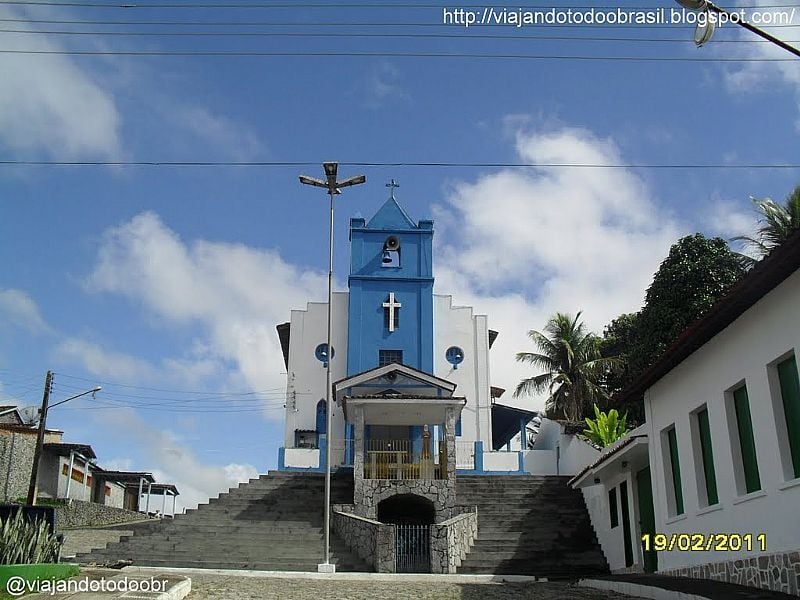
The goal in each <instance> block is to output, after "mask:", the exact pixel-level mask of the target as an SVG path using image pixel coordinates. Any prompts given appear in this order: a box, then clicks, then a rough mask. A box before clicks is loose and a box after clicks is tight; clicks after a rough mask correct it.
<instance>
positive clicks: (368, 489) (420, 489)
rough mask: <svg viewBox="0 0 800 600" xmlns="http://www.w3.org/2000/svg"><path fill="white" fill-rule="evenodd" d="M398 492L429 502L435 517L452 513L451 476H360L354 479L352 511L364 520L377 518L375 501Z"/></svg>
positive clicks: (452, 489)
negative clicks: (372, 477) (368, 477)
mask: <svg viewBox="0 0 800 600" xmlns="http://www.w3.org/2000/svg"><path fill="white" fill-rule="evenodd" d="M398 495H413V496H421V497H422V498H426V499H428V500H430V501H431V502H432V503H433V507H434V510H435V514H436V520H437V521H439V522H442V521H445V520H447V519H449V518H450V517H452V516H453V514H454V512H453V511H454V504H455V496H456V494H455V479H362V480H358V479H356V481H355V494H354V497H355V498H358V499H359V502H358V504H357V505H356V511H357V512H358V514H359V515H361V516H362V517H366V518H368V519H377V518H378V504H380V503H381V502H382V501H383V500H386V499H387V498H391V497H393V496H398Z"/></svg>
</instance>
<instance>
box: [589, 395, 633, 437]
mask: <svg viewBox="0 0 800 600" xmlns="http://www.w3.org/2000/svg"><path fill="white" fill-rule="evenodd" d="M627 420H628V415H627V413H626V414H624V415H622V418H621V419H620V418H619V413H618V412H617V410H616V409H614V408H612V409H611V410H609V411H608V413H604V412H600V409H599V408H598V407H597V404H595V405H594V419H590V418H589V417H586V425H588V429H584V430H583V434H584V435H585V436H586V437H588V438H589V439H590V440H591V441H592V442H594V443H595V444H597V445H598V446H602V447H603V448H605V447H606V446H610V445H611V444H613V443H614V442H616V441H617V440H618V439H620V438H621V437H622V436H624V435H625V434H626V433H628V428H627V426H626V421H627Z"/></svg>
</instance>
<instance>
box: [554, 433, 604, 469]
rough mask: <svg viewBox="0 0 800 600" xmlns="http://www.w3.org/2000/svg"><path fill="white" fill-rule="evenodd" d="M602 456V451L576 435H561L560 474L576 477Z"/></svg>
mask: <svg viewBox="0 0 800 600" xmlns="http://www.w3.org/2000/svg"><path fill="white" fill-rule="evenodd" d="M599 456H600V450H598V449H597V448H595V447H594V446H592V445H590V444H589V443H588V442H585V441H583V440H582V439H580V438H579V437H577V436H575V435H563V434H562V435H561V438H560V441H559V453H558V474H559V475H576V474H577V473H579V472H580V471H581V470H582V469H583V468H584V467H585V466H586V465H588V464H589V463H592V462H594V461H595V460H597V458H598V457H599Z"/></svg>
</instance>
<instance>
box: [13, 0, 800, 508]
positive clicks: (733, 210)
mask: <svg viewBox="0 0 800 600" xmlns="http://www.w3.org/2000/svg"><path fill="white" fill-rule="evenodd" d="M199 3H200V2H182V3H176V4H185V5H187V4H188V5H195V6H196V5H197V4H199ZM780 3H782V0H781V2H769V5H770V6H773V5H774V4H780ZM220 4H221V3H220ZM252 4H257V5H258V6H259V8H231V7H226V8H204V9H201V8H192V7H190V6H184V7H182V8H171V9H167V8H135V9H133V8H131V9H120V8H110V7H105V8H93V7H86V6H83V7H81V6H72V7H65V6H60V7H59V6H31V5H20V4H10V3H5V2H3V3H0V19H3V20H2V21H0V29H5V30H11V29H14V30H20V29H22V30H35V29H39V30H43V31H76V32H77V31H80V32H95V35H72V36H70V35H62V34H54V33H51V34H48V35H37V34H31V33H11V32H8V31H6V32H0V36H1V38H0V49H3V50H12V49H13V50H37V51H47V52H52V51H63V50H91V51H97V52H101V53H102V52H118V51H145V50H146V51H157V52H176V51H184V52H185V51H198V50H205V51H209V50H212V51H240V52H242V51H244V52H247V51H258V52H285V53H310V52H317V53H326V52H327V53H331V52H340V53H341V52H345V53H347V52H353V53H372V54H373V55H371V56H338V57H334V56H281V57H277V56H271V57H266V56H242V57H230V56H205V57H203V56H194V57H187V56H129V55H115V54H97V55H90V56H85V55H84V56H75V55H64V54H24V53H22V54H16V53H13V54H12V53H0V76H2V80H3V85H2V86H0V160H3V161H100V162H104V161H106V162H107V161H111V162H118V161H122V162H125V161H224V162H283V161H299V162H311V163H319V162H322V161H323V160H339V161H342V162H362V163H366V162H369V163H395V162H410V163H426V162H447V163H533V164H542V163H547V164H550V163H562V164H563V163H587V164H615V165H642V164H648V165H663V164H684V165H686V164H689V165H691V164H698V165H702V164H716V165H731V166H734V165H754V164H778V163H794V164H796V163H798V148H800V143H799V142H800V63H798V62H768V61H760V59H765V58H766V59H772V58H788V57H789V56H790V55H788V54H786V53H784V52H782V51H780V50H778V49H775V48H771V47H770V46H769V45H767V44H762V43H756V42H753V40H754V38H753V37H752V36H750V35H749V34H747V33H746V32H742V31H739V30H737V29H736V28H734V27H732V26H726V27H724V28H722V29H721V30H719V31H718V32H717V34H716V35H715V37H714V40H713V41H712V42H711V43H709V44H708V45H707V46H705V47H703V48H700V49H697V48H695V47H694V45H693V44H692V43H691V41H690V40H691V36H692V28H691V27H690V26H686V25H682V26H677V25H674V26H663V27H657V28H644V27H626V28H613V27H593V28H590V27H571V28H569V27H566V28H556V27H534V28H521V29H513V28H508V27H497V26H496V27H472V28H470V29H469V30H465V29H463V28H460V27H454V26H450V27H442V26H440V25H441V20H442V7H441V5H431V4H426V3H423V2H420V3H411V4H412V6H409V3H400V4H401V5H395V6H388V7H382V8H369V7H366V6H364V7H352V6H351V7H344V6H335V5H332V6H330V7H319V6H313V5H312V4H313V3H300V4H299V5H297V6H295V7H293V8H277V7H274V6H272V7H270V6H269V5H270V4H275V3H270V2H252ZM351 4H353V3H351ZM356 4H357V3H356ZM739 4H740V5H742V6H749V7H753V6H755V5H756V4H757V3H756V2H753V1H752V0H750V2H748V3H746V4H745V3H743V2H742V3H739ZM761 4H763V5H766V4H768V2H766V1H764V2H761ZM530 5H531V6H536V7H540V8H542V7H545V6H552V5H545V4H544V3H542V2H539V1H538V0H537V1H536V2H531V3H530ZM576 5H577V3H572V4H570V3H560V4H558V6H561V7H569V6H576ZM673 5H674V4H673V3H671V2H667V1H666V0H665V1H663V2H661V1H660V0H650V2H645V3H642V2H623V3H622V4H621V6H648V7H652V8H656V7H667V8H671V7H672V6H673ZM731 7H733V5H731ZM514 8H516V7H514ZM32 21H75V22H73V23H66V24H65V23H52V22H50V23H35V22H32ZM90 21H119V22H123V23H130V22H131V21H159V22H167V21H171V22H196V23H197V24H196V25H178V24H172V25H159V26H156V25H131V24H122V25H91V24H89V23H88V22H90ZM220 22H238V23H240V24H239V25H228V26H220V25H218V23H220ZM264 22H269V23H273V24H272V25H266V24H255V23H264ZM326 22H327V23H331V22H336V23H345V24H349V25H348V26H344V25H339V26H323V25H315V24H319V23H326ZM274 23H292V25H275V24H274ZM368 24H372V25H368ZM375 24H383V26H379V25H375ZM794 24H795V25H800V15H798V16H796V17H795V21H794ZM102 31H106V32H110V31H116V32H123V31H129V32H130V31H133V32H157V31H159V32H162V33H170V32H171V33H175V32H179V31H183V32H188V31H194V32H198V31H201V32H202V31H206V32H207V31H218V32H228V33H242V32H244V31H250V32H262V33H267V32H272V33H275V32H283V33H293V34H296V33H302V34H311V33H337V34H338V35H337V36H336V37H327V38H325V37H307V36H303V37H300V36H294V37H291V36H287V37H269V36H260V37H258V36H252V37H241V36H238V37H237V36H215V37H201V36H171V37H170V36H131V37H126V36H103V35H97V34H96V32H102ZM772 31H773V32H774V33H776V34H778V35H780V36H781V37H782V38H784V39H787V40H800V26H796V27H783V28H775V29H773V30H772ZM364 33H371V34H377V33H383V34H417V35H420V34H421V35H426V36H429V35H436V34H448V35H451V36H452V35H464V36H473V38H474V39H469V38H454V37H439V38H435V37H434V38H431V37H412V38H402V37H401V38H398V37H375V36H373V37H356V36H354V35H353V34H364ZM343 34H349V35H343ZM480 35H490V36H493V37H491V38H479V37H474V36H480ZM542 36H546V37H549V38H553V37H565V38H568V39H565V40H556V39H538V40H537V39H536V38H537V37H539V38H542ZM586 37H614V38H640V39H645V40H658V39H661V40H664V39H667V40H669V41H661V42H659V41H632V40H630V39H628V40H626V41H591V40H586V39H580V38H586ZM516 38H524V39H516ZM681 40H686V41H681ZM392 52H393V53H409V52H416V53H469V54H506V55H511V54H516V55H536V56H551V57H552V56H582V57H587V58H590V59H592V58H594V59H596V58H599V57H629V58H630V57H638V58H645V57H651V58H676V59H681V60H676V61H663V60H654V61H636V60H577V59H571V60H560V59H559V60H556V59H521V58H517V59H512V58H505V59H490V58H476V57H471V58H436V57H398V56H380V55H379V54H386V53H392ZM696 58H704V59H731V58H737V59H742V58H743V59H758V60H759V61H758V62H725V61H720V60H715V61H710V62H695V61H691V60H683V59H696ZM303 172H307V173H308V174H310V175H315V176H319V175H320V173H321V168H320V167H308V168H306V167H303V168H300V167H248V166H237V167H205V168H197V167H169V166H163V167H144V166H123V167H111V166H93V167H77V166H52V165H51V166H23V165H14V164H11V165H8V164H7V165H2V166H0V256H2V258H3V269H2V270H0V384H2V387H0V395H2V401H3V402H12V403H18V404H20V405H22V406H27V405H33V404H38V403H39V402H40V401H41V389H42V383H43V380H44V375H45V372H46V371H47V370H48V369H52V370H53V371H55V372H56V376H55V388H54V397H53V401H57V400H59V399H63V398H66V397H68V396H70V395H73V394H75V393H79V392H80V391H83V390H84V389H88V388H90V387H92V386H93V385H94V384H95V383H96V382H103V385H104V392H103V393H101V394H100V395H98V397H97V399H96V400H91V399H89V398H83V399H80V400H75V401H73V402H71V403H69V404H67V405H64V406H63V407H58V408H56V409H54V410H53V412H52V413H51V415H50V419H49V424H50V425H51V426H53V427H58V428H61V429H63V430H64V431H65V439H67V440H70V441H79V442H84V443H90V444H91V445H92V446H93V447H94V449H95V451H96V452H97V454H98V456H99V463H100V464H101V465H102V466H107V467H118V468H129V469H143V470H151V471H155V472H156V474H157V475H158V476H159V477H160V478H161V480H165V481H174V482H176V483H177V484H178V486H179V487H180V488H181V490H182V491H183V492H184V501H185V503H186V504H187V505H192V504H194V503H196V502H197V501H199V500H202V499H203V498H204V497H207V496H208V495H209V494H211V495H215V494H216V493H217V492H218V491H220V490H221V489H224V488H226V487H228V486H229V485H233V484H234V482H235V481H237V480H239V479H241V478H243V477H244V478H246V477H247V476H252V475H254V474H255V473H257V472H264V471H265V470H266V469H268V468H273V467H274V466H275V464H276V457H277V447H278V446H279V445H280V443H281V437H282V424H281V410H280V407H281V406H282V404H283V395H282V389H283V386H284V385H285V375H284V373H283V369H284V367H283V363H282V359H281V355H280V351H279V346H278V342H277V336H276V334H275V329H274V327H275V325H276V324H277V323H280V322H283V321H285V320H288V318H289V311H290V310H291V309H292V308H301V307H303V305H304V303H305V302H306V301H308V300H321V299H324V296H325V273H324V270H325V268H326V261H327V211H326V197H325V196H324V194H322V193H318V192H319V191H318V190H313V189H311V188H303V187H301V186H300V185H299V184H298V182H297V175H298V174H300V173H303ZM361 172H363V173H365V174H366V175H367V184H366V185H364V186H360V187H358V188H352V189H349V190H347V191H346V193H345V194H343V195H342V196H341V197H339V198H338V199H337V210H338V212H337V216H338V218H337V223H336V233H337V238H338V243H337V246H336V252H337V255H336V256H337V257H336V270H337V284H338V287H339V288H340V289H341V288H343V287H344V285H345V274H346V269H347V261H348V248H347V244H346V240H347V231H346V226H347V220H348V218H349V217H350V216H351V215H354V214H356V213H361V214H362V215H363V216H367V217H368V216H370V215H371V214H372V213H373V212H374V211H375V210H377V208H378V207H379V206H380V204H381V203H382V202H383V200H384V199H385V198H386V197H387V194H388V190H387V189H386V188H385V187H384V184H385V183H386V182H387V181H388V180H389V178H395V179H397V180H398V181H399V182H400V185H401V187H400V188H399V190H397V197H398V199H399V200H400V201H401V203H402V204H403V206H404V207H405V208H406V209H407V211H408V212H409V214H411V215H412V217H414V218H416V219H420V218H430V217H432V218H434V219H435V220H436V231H437V233H436V242H435V244H436V245H435V247H436V264H435V269H436V272H435V274H436V277H437V283H436V287H437V292H439V293H449V294H453V295H454V300H455V302H456V303H457V304H470V305H474V306H475V307H476V308H477V310H478V311H480V312H482V313H487V314H489V318H490V326H491V327H492V328H493V329H498V330H499V331H500V332H501V336H500V338H499V339H498V343H497V344H496V345H495V347H494V348H493V350H492V380H493V384H495V385H499V386H501V387H505V388H513V386H514V385H515V384H516V382H517V381H518V380H519V378H520V377H521V376H523V375H524V374H525V371H524V370H522V369H520V367H518V366H517V365H516V364H515V363H514V361H513V356H514V353H515V352H516V351H518V350H522V349H525V348H527V346H526V341H525V336H524V331H525V330H527V329H530V328H541V327H542V326H543V324H544V321H545V320H546V318H547V316H548V315H549V314H551V313H552V312H553V311H555V310H562V311H570V312H574V311H577V310H583V311H584V315H585V318H586V321H587V322H588V323H589V324H590V325H591V327H592V328H594V329H595V330H596V331H598V332H599V331H600V330H601V329H602V327H603V325H604V324H605V323H607V322H608V321H609V320H610V319H611V318H613V317H614V316H616V315H617V314H620V313H622V312H626V311H631V310H635V309H637V308H638V307H639V305H640V304H641V300H642V297H643V293H644V289H645V288H646V286H647V285H648V283H649V281H650V279H651V277H652V274H653V272H654V271H655V269H656V268H657V266H658V264H659V262H660V261H661V260H662V259H663V257H664V256H665V254H666V252H667V249H668V248H669V245H670V244H671V243H672V242H674V241H675V240H676V239H677V238H678V237H680V236H681V235H683V234H686V233H691V232H694V231H703V232H705V233H707V234H713V235H722V236H724V237H731V236H733V235H736V234H741V233H746V232H749V231H750V230H751V229H752V227H753V225H754V219H755V216H754V214H753V212H752V209H751V206H750V200H749V197H750V196H757V197H765V196H771V197H774V198H776V199H783V198H784V197H785V196H786V194H787V193H788V192H789V191H790V189H791V188H793V187H794V185H796V184H797V183H798V182H800V170H797V169H794V170H793V169H755V168H729V169H691V168H688V169H660V168H635V167H627V168H618V169H607V168H605V169H601V168H593V169H577V168H524V169H519V168H517V169H513V168H506V169H503V168H487V167H448V168H433V167H413V166H410V167H356V166H352V167H351V166H342V167H341V174H342V175H343V176H348V175H352V174H356V173H361ZM518 403H521V404H522V405H525V406H530V407H534V408H536V407H538V406H540V404H541V401H540V400H539V399H531V400H526V401H518Z"/></svg>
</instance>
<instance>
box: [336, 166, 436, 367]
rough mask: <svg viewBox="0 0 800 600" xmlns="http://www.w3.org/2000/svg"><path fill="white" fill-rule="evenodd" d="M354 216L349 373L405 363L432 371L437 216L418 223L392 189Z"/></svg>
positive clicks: (351, 255) (349, 319)
mask: <svg viewBox="0 0 800 600" xmlns="http://www.w3.org/2000/svg"><path fill="white" fill-rule="evenodd" d="M387 187H389V188H390V189H391V195H390V196H389V198H388V199H387V200H386V202H385V203H384V204H383V206H381V208H380V209H379V210H378V212H377V213H375V215H374V216H373V217H372V218H371V219H370V220H369V221H368V222H367V221H366V220H365V219H363V218H353V219H350V277H349V279H348V285H349V288H350V299H349V306H348V338H347V339H348V344H347V374H348V375H355V374H357V373H362V372H364V371H367V370H369V369H373V368H375V367H378V366H381V365H383V364H389V363H392V362H397V363H401V364H404V365H407V366H409V367H413V368H415V369H419V370H420V371H425V372H427V373H433V248H432V243H433V221H419V223H415V222H414V221H413V220H412V219H411V218H410V217H409V216H408V214H406V212H405V211H404V210H403V208H402V207H401V206H400V205H399V204H398V202H397V199H396V198H395V195H394V191H395V189H396V188H397V187H398V184H397V183H395V182H394V180H392V181H391V182H390V183H388V184H387Z"/></svg>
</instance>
